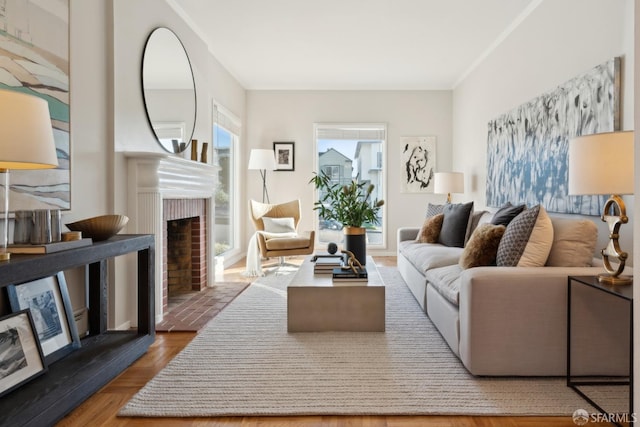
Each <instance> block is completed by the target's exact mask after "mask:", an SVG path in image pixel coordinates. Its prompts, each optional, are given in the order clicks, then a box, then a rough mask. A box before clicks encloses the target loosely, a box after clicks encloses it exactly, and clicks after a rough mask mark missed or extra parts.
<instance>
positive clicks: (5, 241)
mask: <svg viewBox="0 0 640 427" xmlns="http://www.w3.org/2000/svg"><path fill="white" fill-rule="evenodd" d="M57 166H58V156H57V154H56V146H55V142H54V139H53V131H52V127H51V116H50V114H49V104H48V103H47V101H45V100H44V99H42V98H39V97H37V96H34V95H27V94H24V93H22V92H15V91H9V90H0V187H2V189H3V190H4V191H3V197H2V212H3V214H4V218H3V223H4V224H3V225H4V227H3V230H2V236H1V237H0V239H2V240H1V241H0V261H6V260H8V259H10V256H11V254H10V253H9V171H10V170H11V169H13V170H15V169H51V168H55V167H57Z"/></svg>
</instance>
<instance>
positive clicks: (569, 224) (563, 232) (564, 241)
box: [547, 217, 598, 267]
mask: <svg viewBox="0 0 640 427" xmlns="http://www.w3.org/2000/svg"><path fill="white" fill-rule="evenodd" d="M551 223H552V224H553V246H551V252H549V258H548V259H547V265H548V266H550V267H589V266H590V265H591V262H592V259H593V255H594V251H595V249H596V242H597V240H598V227H597V226H596V225H595V223H594V222H593V221H589V220H588V219H569V218H556V217H554V218H551Z"/></svg>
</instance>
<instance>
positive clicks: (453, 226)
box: [438, 202, 473, 248]
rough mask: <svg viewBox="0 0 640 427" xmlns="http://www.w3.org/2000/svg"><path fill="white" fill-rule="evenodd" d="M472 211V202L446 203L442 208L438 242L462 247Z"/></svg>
mask: <svg viewBox="0 0 640 427" xmlns="http://www.w3.org/2000/svg"><path fill="white" fill-rule="evenodd" d="M472 211H473V202H469V203H455V204H454V203H448V204H446V205H445V206H444V209H443V210H442V213H443V214H444V219H443V220H442V228H441V229H440V236H439V237H438V243H441V244H443V245H445V246H451V247H458V248H463V247H464V242H465V237H466V236H467V228H468V227H469V217H470V215H471V212H472Z"/></svg>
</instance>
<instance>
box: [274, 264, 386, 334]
mask: <svg viewBox="0 0 640 427" xmlns="http://www.w3.org/2000/svg"><path fill="white" fill-rule="evenodd" d="M313 267H314V263H313V262H312V261H311V257H307V258H306V259H305V260H304V262H303V263H302V265H301V266H300V270H298V272H297V273H296V275H295V277H294V278H293V280H292V281H291V283H290V284H289V286H288V287H287V330H288V331H289V332H323V331H351V332H384V330H385V290H384V284H383V283H382V279H381V278H380V274H379V273H378V269H377V268H376V264H375V263H374V262H373V258H371V257H367V265H366V267H367V272H368V275H369V281H368V282H356V283H353V284H351V283H344V282H340V283H339V284H334V283H333V281H332V279H331V274H314V273H313Z"/></svg>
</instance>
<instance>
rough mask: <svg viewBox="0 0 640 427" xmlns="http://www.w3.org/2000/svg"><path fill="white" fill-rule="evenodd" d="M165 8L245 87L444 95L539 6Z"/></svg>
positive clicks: (260, 1)
mask: <svg viewBox="0 0 640 427" xmlns="http://www.w3.org/2000/svg"><path fill="white" fill-rule="evenodd" d="M168 2H169V4H170V5H171V6H172V7H173V8H174V9H175V10H176V12H177V13H178V14H180V15H181V16H182V17H183V18H184V19H185V20H186V21H187V23H188V24H189V25H190V26H191V28H193V29H194V31H195V32H196V33H197V34H198V35H199V36H200V37H201V38H202V39H203V40H205V42H206V43H207V44H208V46H209V50H210V52H211V53H212V55H213V56H215V58H216V59H217V60H218V61H219V62H220V63H221V64H222V65H223V66H224V67H225V68H226V69H227V70H228V71H229V72H230V73H231V74H232V75H233V76H234V77H235V78H236V79H237V80H238V81H239V82H240V84H241V85H242V86H244V87H245V88H246V89H249V90H266V89H278V90H360V89H362V90H364V89H367V90H375V89H378V90H438V89H443V90H447V89H452V88H454V87H455V86H456V85H457V84H458V83H459V82H460V81H461V80H462V79H463V78H464V77H465V76H466V75H467V74H468V73H469V72H470V71H471V70H473V68H474V67H475V66H476V65H477V64H478V63H479V62H480V61H481V60H482V59H483V58H484V57H485V56H486V55H487V54H488V53H490V52H491V50H492V49H494V48H495V47H496V46H497V45H498V44H499V43H500V42H501V41H502V40H503V39H504V38H505V37H506V36H507V35H508V34H509V33H510V32H511V31H512V30H513V29H514V28H516V27H517V25H518V24H519V23H520V22H522V20H523V19H524V18H525V17H526V16H527V15H528V14H529V13H531V11H532V10H534V9H535V8H536V7H537V6H538V5H539V4H540V3H541V2H542V0H168Z"/></svg>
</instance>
